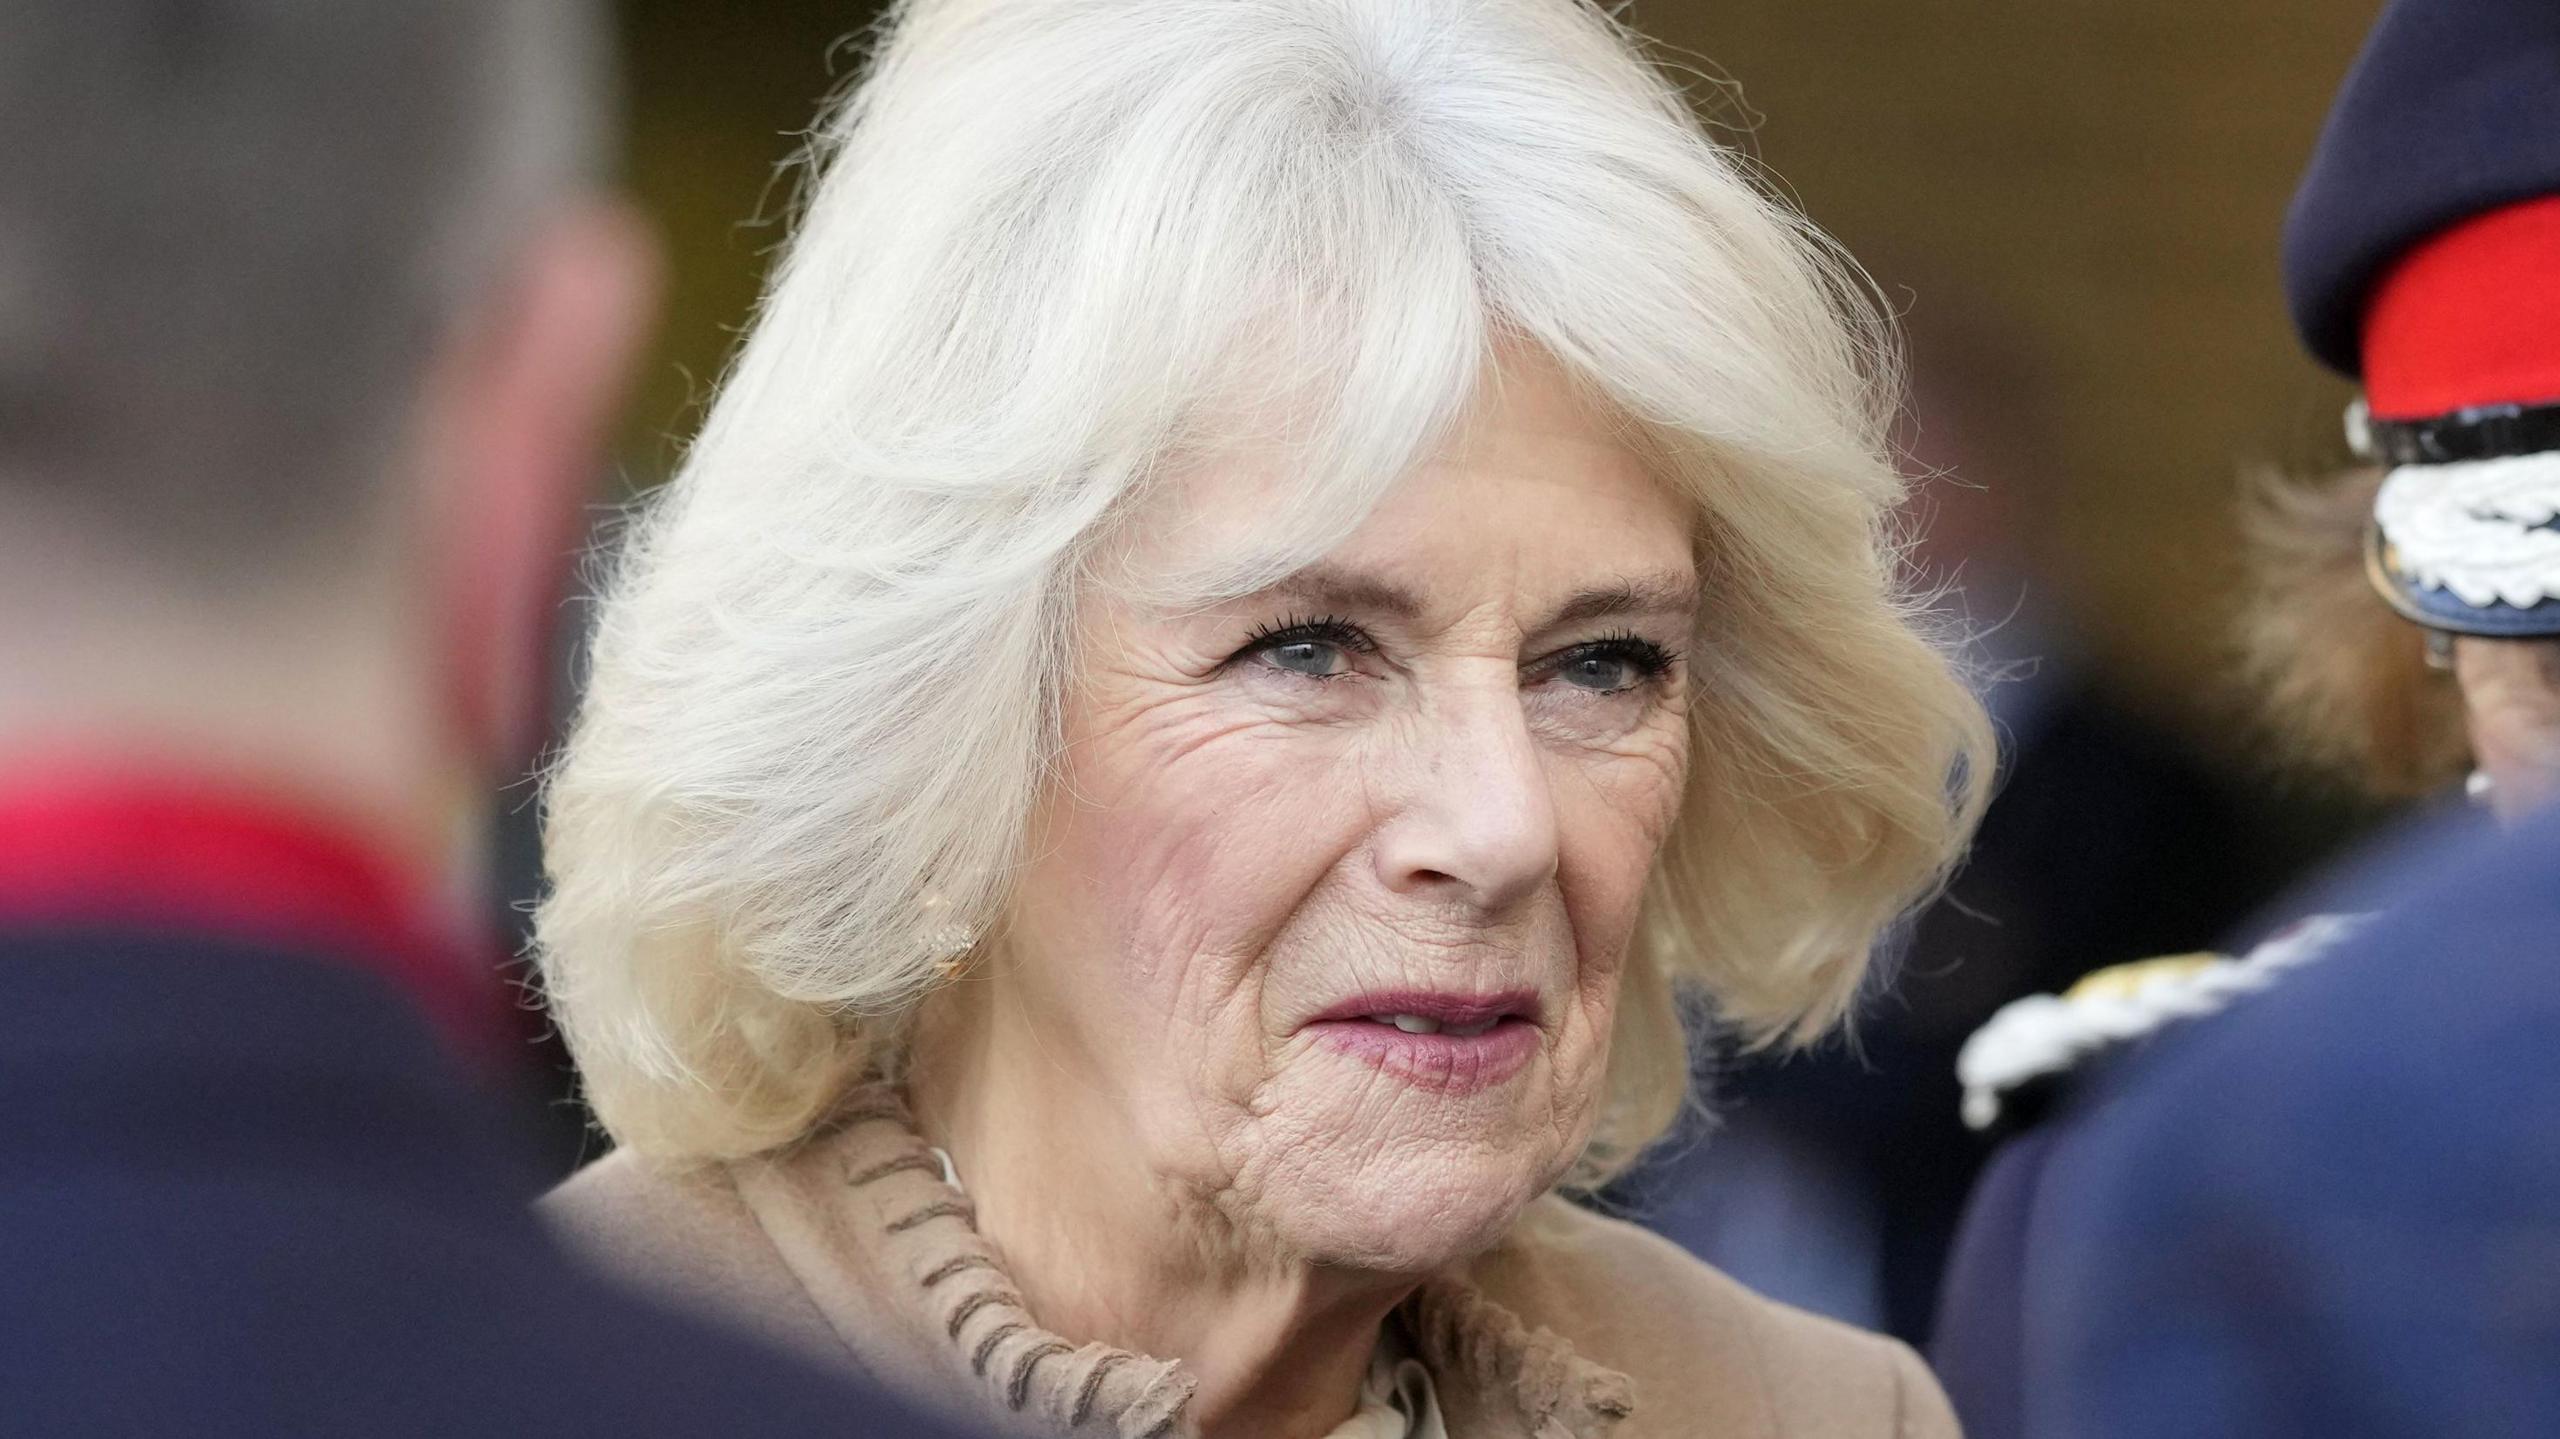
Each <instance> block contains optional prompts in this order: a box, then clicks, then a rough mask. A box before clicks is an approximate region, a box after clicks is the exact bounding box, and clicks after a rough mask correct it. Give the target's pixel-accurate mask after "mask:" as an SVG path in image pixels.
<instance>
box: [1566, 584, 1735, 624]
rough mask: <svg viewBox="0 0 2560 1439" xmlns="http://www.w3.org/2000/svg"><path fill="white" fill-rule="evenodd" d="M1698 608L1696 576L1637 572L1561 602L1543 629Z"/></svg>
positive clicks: (1682, 612) (1684, 614)
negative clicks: (1617, 617) (1617, 616)
mask: <svg viewBox="0 0 2560 1439" xmlns="http://www.w3.org/2000/svg"><path fill="white" fill-rule="evenodd" d="M1697 608H1698V582H1697V580H1696V578H1695V577H1693V576H1690V575H1684V574H1671V573H1668V572H1665V573H1662V574H1652V575H1636V576H1630V577H1629V578H1626V579H1622V580H1613V581H1611V582H1610V583H1608V584H1605V585H1596V586H1593V587H1592V588H1590V589H1586V590H1581V591H1578V592H1576V593H1575V595H1574V596H1573V598H1571V599H1569V600H1566V601H1565V602H1564V603H1563V604H1561V605H1558V606H1557V607H1556V612H1555V614H1554V615H1553V616H1551V617H1550V618H1549V619H1548V620H1547V622H1546V623H1545V624H1544V625H1541V626H1539V628H1540V629H1553V628H1554V627H1556V626H1558V625H1570V624H1579V623H1581V622H1582V621H1585V620H1598V619H1607V618H1609V617H1610V616H1612V615H1681V616H1684V617H1685V616H1687V615H1690V614H1694V613H1695V612H1696V611H1697Z"/></svg>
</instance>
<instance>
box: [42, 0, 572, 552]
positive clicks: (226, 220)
mask: <svg viewBox="0 0 2560 1439" xmlns="http://www.w3.org/2000/svg"><path fill="white" fill-rule="evenodd" d="M597 10H598V7H597V6H595V5H593V4H590V3H588V0H147V3H146V0H65V3H23V4H11V5H8V6H5V7H0V142H5V143H0V502H10V501H16V502H19V503H40V504H44V505H46V506H48V507H51V508H54V509H57V510H60V511H63V512H65V513H66V514H67V515H68V516H69V517H70V518H71V519H72V520H73V521H74V522H75V523H79V524H82V525H84V526H86V527H90V528H93V529H96V530H98V531H99V532H101V533H109V534H113V535H116V536H118V537H120V538H122V539H123V540H125V541H126V542H128V543H130V544H132V545H135V546H138V547H140V548H141V549H142V550H143V551H144V552H145V553H146V554H148V555H150V556H151V557H152V558H154V559H155V560H156V561H159V562H161V563H162V568H163V569H164V570H165V571H167V572H169V573H171V574H172V576H173V578H174V577H179V576H182V575H183V576H191V577H193V578H194V579H196V580H199V581H205V582H210V583H211V584H212V585H213V586H214V587H216V588H222V587H236V586H238V585H241V584H244V583H248V582H253V581H254V582H260V583H272V582H273V581H275V580H276V579H277V578H278V571H279V570H280V569H292V568H294V567H297V566H300V565H303V564H306V563H310V562H317V561H323V560H327V559H330V558H332V557H337V556H343V555H345V554H346V553H347V552H348V548H349V547H348V546H347V545H345V544H344V543H343V541H344V540H345V539H346V538H347V537H348V536H349V534H350V532H351V531H352V530H353V529H354V528H355V527H357V526H359V525H361V524H363V523H365V522H366V521H368V520H370V519H371V518H372V517H373V515H374V513H375V511H376V510H377V509H378V505H377V504H376V500H377V499H378V497H379V495H380V493H381V492H382V489H383V481H384V480H385V474H384V471H385V470H386V469H388V468H389V466H390V464H391V462H392V455H393V452H394V450H395V449H396V447H397V445H398V444H399V442H400V441H401V439H402V438H403V434H402V431H403V429H404V427H405V426H406V425H407V423H408V422H409V419H410V411H411V408H412V402H413V401H414V400H415V398H416V392H417V388H418V384H419V382H420V380H421V378H422V376H423V369H424V366H425V364H426V361H427V358H428V356H429V355H430V354H431V353H432V349H433V346H434V344H435V342H436V341H437V339H438V338H439V337H440V336H441V335H442V334H443V333H444V332H445V331H446V330H448V329H449V327H450V324H451V322H452V321H453V319H454V318H455V317H456V316H457V314H459V313H460V312H461V311H462V310H463V309H464V308H465V307H467V305H468V304H469V303H470V302H471V301H472V300H473V299H475V298H477V297H479V295H480V292H481V291H483V290H484V289H486V288H487V287H488V286H489V285H490V284H491V282H492V280H493V279H494V271H495V268H496V266H497V265H498V264H499V262H500V261H501V260H502V259H503V256H504V252H505V250H506V248H507V246H508V245H509V243H510V242H511V241H512V240H514V239H516V238H518V237H519V236H520V235H521V234H522V232H523V231H524V230H525V228H526V227H527V225H528V224H529V223H530V221H531V218H532V217H533V216H534V215H535V214H536V213H538V209H539V207H540V205H541V204H542V203H543V202H544V201H546V200H547V199H550V198H552V197H554V196H555V195H557V194H558V193H559V192H561V191H562V190H563V189H564V188H565V187H567V186H568V185H569V184H571V183H572V182H574V181H575V180H576V179H578V178H579V177H580V176H581V175H582V174H584V173H585V172H587V171H589V170H590V169H592V168H593V167H594V165H595V163H596V160H597V157H598V153H599V147H600V146H601V144H602V141H603V139H604V135H603V126H604V123H605V116H604V114H603V112H602V102H603V99H604V96H603V94H602V88H603V85H604V83H605V81H604V76H603V73H602V69H601V66H602V62H603V59H604V56H603V42H602V34H601V29H600V17H599V15H598V13H597Z"/></svg>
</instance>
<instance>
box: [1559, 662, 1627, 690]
mask: <svg viewBox="0 0 2560 1439" xmlns="http://www.w3.org/2000/svg"><path fill="white" fill-rule="evenodd" d="M1556 673H1557V674H1558V675H1559V676H1561V677H1562V678H1563V679H1564V681H1565V683H1567V684H1570V685H1576V686H1579V687H1580V688H1583V689H1587V690H1622V689H1626V688H1627V687H1629V686H1630V685H1633V684H1635V683H1636V681H1637V680H1638V679H1640V678H1641V676H1639V675H1638V674H1637V673H1636V667H1635V662H1634V661H1632V660H1629V659H1628V658H1627V657H1626V656H1624V655H1609V654H1581V655H1575V656H1574V657H1573V658H1571V659H1569V660H1566V661H1565V662H1564V665H1563V667H1562V668H1560V669H1558V670H1557V671H1556Z"/></svg>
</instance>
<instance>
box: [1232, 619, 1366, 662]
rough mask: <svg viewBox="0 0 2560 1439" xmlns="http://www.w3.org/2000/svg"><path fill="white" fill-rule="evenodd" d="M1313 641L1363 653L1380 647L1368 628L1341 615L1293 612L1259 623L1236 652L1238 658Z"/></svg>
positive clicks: (1355, 652) (1235, 656) (1354, 652)
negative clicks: (1301, 615) (1307, 615)
mask: <svg viewBox="0 0 2560 1439" xmlns="http://www.w3.org/2000/svg"><path fill="white" fill-rule="evenodd" d="M1310 642H1312V643H1317V644H1328V645H1334V646H1337V647H1339V648H1341V649H1343V650H1346V651H1348V652H1350V653H1352V654H1359V655H1365V654H1374V653H1376V652H1377V648H1378V642H1377V641H1376V640H1373V639H1371V638H1369V634H1368V632H1367V631H1366V630H1363V629H1361V628H1360V627H1359V626H1358V625H1355V624H1353V623H1352V622H1351V621H1349V620H1346V619H1343V618H1342V617H1341V616H1339V615H1322V616H1318V617H1316V618H1313V619H1301V618H1298V617H1295V616H1292V617H1290V618H1288V619H1284V620H1282V621H1280V622H1279V623H1278V624H1262V625H1255V626H1254V627H1253V632H1252V633H1251V634H1248V635H1246V636H1245V642H1244V647H1243V648H1241V649H1239V650H1237V651H1236V652H1235V655H1234V658H1235V659H1243V658H1245V657H1246V656H1248V655H1250V654H1252V653H1253V652H1254V651H1256V650H1267V649H1275V648H1278V647H1280V646H1282V645H1287V644H1293V643H1294V644H1306V643H1310Z"/></svg>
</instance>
